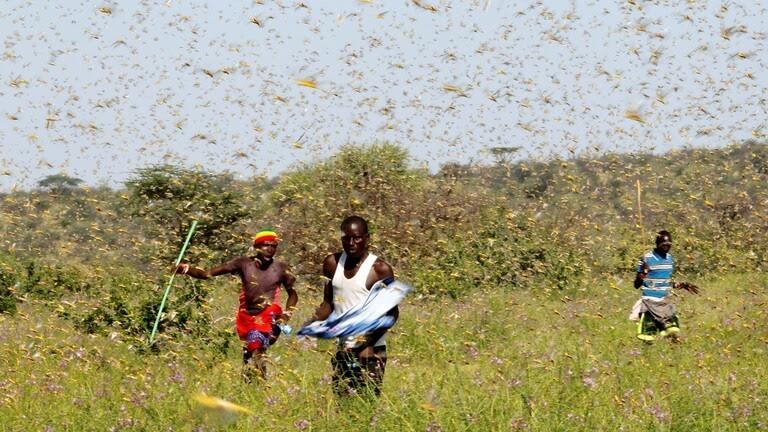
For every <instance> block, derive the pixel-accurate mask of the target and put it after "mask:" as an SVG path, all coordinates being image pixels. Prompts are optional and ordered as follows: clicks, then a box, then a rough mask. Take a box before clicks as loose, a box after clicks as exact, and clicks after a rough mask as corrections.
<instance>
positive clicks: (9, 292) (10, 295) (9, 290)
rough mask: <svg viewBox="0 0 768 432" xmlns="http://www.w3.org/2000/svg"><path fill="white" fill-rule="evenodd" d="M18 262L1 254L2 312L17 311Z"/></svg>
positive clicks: (0, 311)
mask: <svg viewBox="0 0 768 432" xmlns="http://www.w3.org/2000/svg"><path fill="white" fill-rule="evenodd" d="M15 267H16V263H15V261H14V260H12V259H10V258H9V257H6V256H5V255H0V314H3V313H8V314H13V313H15V312H16V301H17V300H16V295H15V290H16V283H17V282H18V276H17V274H16V268H15Z"/></svg>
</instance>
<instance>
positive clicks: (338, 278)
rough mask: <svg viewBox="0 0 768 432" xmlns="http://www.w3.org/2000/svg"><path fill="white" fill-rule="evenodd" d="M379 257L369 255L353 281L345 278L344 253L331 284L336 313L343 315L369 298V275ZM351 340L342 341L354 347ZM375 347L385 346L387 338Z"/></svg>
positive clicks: (345, 254)
mask: <svg viewBox="0 0 768 432" xmlns="http://www.w3.org/2000/svg"><path fill="white" fill-rule="evenodd" d="M377 258H378V257H377V256H376V255H374V254H372V253H369V254H368V256H367V257H366V258H365V260H364V261H363V262H362V264H360V268H358V269H357V273H355V275H354V276H352V278H351V279H347V277H346V276H344V264H345V263H346V262H347V253H346V252H342V253H341V257H339V262H338V263H337V264H336V271H335V272H334V273H333V279H332V280H331V284H332V285H333V309H334V312H336V313H338V314H342V313H344V312H346V311H347V310H349V309H351V308H353V307H354V306H357V305H358V304H360V303H362V302H364V301H365V299H366V298H367V297H368V293H369V292H370V291H368V287H367V286H366V285H367V282H368V275H369V274H370V273H371V269H372V268H373V264H374V263H375V262H376V259H377ZM353 339H354V338H351V339H350V340H348V341H342V342H344V343H346V344H347V345H348V346H354V343H353V341H352V340H353ZM374 345H375V346H385V345H386V338H385V337H384V336H381V338H379V340H377V341H376V343H375V344H374Z"/></svg>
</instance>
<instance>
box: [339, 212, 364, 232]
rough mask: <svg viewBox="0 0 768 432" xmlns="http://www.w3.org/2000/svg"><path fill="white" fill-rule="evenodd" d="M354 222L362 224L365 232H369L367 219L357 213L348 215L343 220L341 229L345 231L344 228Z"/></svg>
mask: <svg viewBox="0 0 768 432" xmlns="http://www.w3.org/2000/svg"><path fill="white" fill-rule="evenodd" d="M353 223H358V224H360V226H361V227H362V228H363V233H364V234H368V222H366V221H365V219H363V218H361V217H360V216H357V215H354V216H348V217H347V218H345V219H344V220H343V221H341V230H342V231H344V228H346V227H348V226H350V225H352V224H353Z"/></svg>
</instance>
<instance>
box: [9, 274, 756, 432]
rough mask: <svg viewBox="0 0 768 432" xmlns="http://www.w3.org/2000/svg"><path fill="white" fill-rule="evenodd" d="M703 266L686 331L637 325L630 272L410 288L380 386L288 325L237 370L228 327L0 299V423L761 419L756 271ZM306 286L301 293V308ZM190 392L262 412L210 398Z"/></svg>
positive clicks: (520, 424) (222, 307)
mask: <svg viewBox="0 0 768 432" xmlns="http://www.w3.org/2000/svg"><path fill="white" fill-rule="evenodd" d="M697 282H700V286H701V287H702V288H703V293H702V295H700V296H690V295H687V293H685V294H681V295H679V296H677V297H676V298H675V299H674V301H675V303H676V304H677V305H678V308H679V311H680V316H681V321H682V325H683V327H682V328H683V339H682V343H680V344H673V343H671V342H668V341H665V340H662V341H657V342H656V343H654V344H653V345H644V344H642V343H641V342H640V341H637V340H636V339H634V325H633V323H631V322H629V321H627V314H628V310H629V307H630V306H631V304H632V303H633V302H634V300H635V298H636V295H637V293H636V292H633V290H632V289H631V285H630V282H629V281H628V280H627V281H613V282H612V283H607V282H606V283H604V284H599V285H596V286H592V287H590V289H589V290H587V292H588V293H589V294H586V293H583V292H579V291H575V292H573V293H570V294H569V295H568V296H558V297H555V296H552V295H544V294H541V295H537V294H533V293H532V292H526V291H510V290H506V289H504V287H493V289H491V288H487V289H483V290H480V291H478V292H474V293H471V296H465V297H462V298H460V299H458V300H450V299H440V300H435V299H432V298H426V297H425V298H418V297H412V298H409V299H407V300H406V303H405V304H404V305H403V306H402V313H401V319H400V322H399V323H398V324H397V326H396V327H395V329H393V331H392V332H391V335H390V336H389V339H388V341H389V356H390V357H389V363H388V367H387V373H386V377H385V385H384V391H383V394H382V395H381V397H380V399H379V400H378V401H374V400H370V399H365V398H360V397H355V396H351V397H349V398H346V399H342V400H339V399H338V398H336V397H335V396H334V395H333V393H332V391H331V389H330V386H329V382H330V364H329V361H330V356H331V354H332V352H333V348H334V346H333V343H332V342H329V341H320V342H316V341H313V340H308V339H296V338H294V337H283V338H282V339H281V340H280V341H279V342H278V344H277V345H275V346H274V347H273V348H272V349H271V351H270V358H271V361H272V365H271V366H270V378H269V380H268V382H267V383H261V384H258V385H255V384H250V385H249V384H246V383H244V382H243V381H242V379H241V377H240V351H239V348H238V346H237V344H236V343H234V344H232V346H231V347H230V348H229V349H228V350H227V351H226V352H225V353H223V354H216V353H215V352H214V350H210V349H206V347H205V346H204V345H201V344H200V343H198V342H196V341H195V340H193V339H192V338H191V337H190V338H180V339H178V338H177V339H175V340H171V339H168V340H165V341H163V340H161V345H162V348H161V349H160V350H159V352H154V353H153V352H149V351H147V350H146V349H145V348H144V347H143V341H141V340H138V339H127V338H126V336H123V335H120V334H117V333H111V334H105V335H84V334H82V333H80V332H78V331H76V330H75V329H73V328H72V327H71V324H70V322H69V321H65V320H61V319H60V318H58V317H57V315H56V314H54V313H52V312H51V311H50V310H47V307H46V306H45V305H44V304H35V303H33V302H32V301H30V302H27V303H23V304H20V305H19V312H18V313H17V314H16V315H15V316H6V315H0V430H1V431H29V430H46V431H63V430H72V431H75V430H77V431H90V430H93V431H107V430H180V431H191V430H195V431H202V430H233V431H241V430H242V431H251V430H254V429H258V430H275V431H278V430H279V431H284V430H307V431H345V430H377V431H400V430H402V431H438V430H442V431H508V430H540V431H557V430H564V431H565V430H567V431H570V430H577V431H578V430H627V431H638V430H661V431H673V430H680V431H683V430H685V431H690V430H717V431H729V430H734V431H735V430H759V429H764V428H766V427H768V409H766V408H768V402H767V400H768V376H766V375H768V372H767V371H766V368H765V366H764V364H765V353H766V343H768V330H766V326H765V325H764V323H765V321H766V317H765V304H766V301H767V300H768V294H766V290H765V288H766V286H767V283H768V277H766V276H765V275H762V274H748V275H730V276H727V277H723V278H719V279H717V280H708V281H707V280H702V281H697ZM229 285H231V284H229V283H228V282H227V283H222V284H219V285H216V288H215V292H214V296H213V299H212V301H211V303H210V304H211V305H212V308H213V310H212V315H213V318H214V319H213V322H214V324H213V325H215V326H219V327H221V328H223V329H229V328H230V327H231V324H232V323H231V317H230V316H231V315H232V313H231V311H232V309H233V308H234V305H235V304H234V302H235V301H236V300H235V297H236V296H235V294H234V290H233V289H232V287H231V286H229ZM318 301H319V298H312V294H308V293H304V297H303V298H302V302H301V303H300V305H301V308H300V313H299V316H298V317H297V322H299V321H300V319H301V318H302V317H306V316H308V315H309V314H310V310H311V309H312V307H313V304H315V303H317V302H318ZM295 324H296V323H295ZM231 337H232V338H233V340H234V339H235V338H236V336H235V335H234V334H232V335H231ZM198 393H205V394H208V395H213V396H217V397H220V398H223V399H225V400H228V401H231V402H234V403H237V404H240V405H242V406H244V407H246V408H248V409H250V410H252V411H253V412H255V413H256V415H254V416H247V415H239V416H238V415H235V414H228V413H225V412H219V411H216V410H211V409H205V408H203V407H201V406H200V405H199V404H197V403H196V402H195V401H194V400H193V399H192V397H193V396H194V395H195V394H198Z"/></svg>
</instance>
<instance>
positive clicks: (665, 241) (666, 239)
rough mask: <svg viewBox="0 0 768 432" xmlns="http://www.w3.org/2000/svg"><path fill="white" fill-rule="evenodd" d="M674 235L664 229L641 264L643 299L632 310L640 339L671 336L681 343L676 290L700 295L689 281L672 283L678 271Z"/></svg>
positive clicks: (638, 278) (639, 277) (637, 280)
mask: <svg viewBox="0 0 768 432" xmlns="http://www.w3.org/2000/svg"><path fill="white" fill-rule="evenodd" d="M671 248H672V235H671V234H670V233H669V231H666V230H662V231H659V232H658V235H657V236H656V247H655V248H654V249H653V250H652V251H650V252H648V253H646V254H645V255H643V257H642V258H640V262H639V263H638V264H637V275H636V276H635V282H634V285H635V288H642V297H641V298H640V300H638V302H637V303H635V307H634V308H633V309H632V315H631V318H632V319H638V320H639V322H638V324H637V338H638V339H640V340H642V341H645V342H649V343H650V342H652V341H654V340H655V339H656V336H657V335H658V336H662V337H664V336H670V337H672V338H673V340H677V337H678V333H679V332H680V321H679V319H678V317H677V313H676V311H675V306H674V305H673V304H672V303H671V302H670V301H669V298H668V294H669V292H670V291H671V289H672V288H681V289H685V290H688V291H690V292H693V293H695V294H698V292H699V290H698V287H697V286H696V285H693V284H690V283H687V282H677V283H672V282H671V279H672V273H673V272H674V270H675V264H674V260H673V259H672V254H671V253H669V251H670V249H671Z"/></svg>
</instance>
